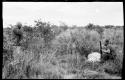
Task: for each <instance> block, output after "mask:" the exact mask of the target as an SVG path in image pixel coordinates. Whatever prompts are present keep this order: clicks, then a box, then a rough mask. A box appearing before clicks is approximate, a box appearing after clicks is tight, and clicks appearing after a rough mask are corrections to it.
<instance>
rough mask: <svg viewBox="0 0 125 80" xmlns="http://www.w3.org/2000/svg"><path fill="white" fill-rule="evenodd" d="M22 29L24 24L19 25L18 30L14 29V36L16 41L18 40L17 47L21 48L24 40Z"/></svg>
mask: <svg viewBox="0 0 125 80" xmlns="http://www.w3.org/2000/svg"><path fill="white" fill-rule="evenodd" d="M21 27H22V24H21V23H18V24H17V25H16V28H14V29H13V36H14V39H15V40H16V41H15V45H16V46H20V41H21V40H22V38H23V33H22V30H21Z"/></svg>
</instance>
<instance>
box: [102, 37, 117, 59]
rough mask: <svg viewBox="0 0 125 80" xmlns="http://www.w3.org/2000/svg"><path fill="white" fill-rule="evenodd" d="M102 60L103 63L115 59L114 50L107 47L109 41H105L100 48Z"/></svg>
mask: <svg viewBox="0 0 125 80" xmlns="http://www.w3.org/2000/svg"><path fill="white" fill-rule="evenodd" d="M102 53H103V54H102V59H103V61H107V60H114V59H115V57H116V53H115V50H114V49H113V48H112V47H111V46H110V45H109V40H108V39H106V40H105V43H104V46H103V48H102Z"/></svg>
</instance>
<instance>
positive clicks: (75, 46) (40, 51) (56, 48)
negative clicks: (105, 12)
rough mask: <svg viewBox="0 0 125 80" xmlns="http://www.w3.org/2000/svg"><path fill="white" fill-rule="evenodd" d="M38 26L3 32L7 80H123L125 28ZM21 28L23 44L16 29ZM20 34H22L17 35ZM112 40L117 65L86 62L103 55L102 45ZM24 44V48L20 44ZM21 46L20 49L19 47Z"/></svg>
mask: <svg viewBox="0 0 125 80" xmlns="http://www.w3.org/2000/svg"><path fill="white" fill-rule="evenodd" d="M34 22H35V25H32V26H29V25H23V24H21V23H17V24H16V25H11V27H7V28H3V63H2V78H3V79H117V78H118V79H120V78H121V77H122V63H123V26H113V25H105V26H100V25H94V24H91V23H90V24H88V25H86V26H81V27H77V26H72V27H69V26H68V25H66V24H65V25H61V26H57V25H52V24H50V23H47V22H42V21H41V20H36V21H34ZM19 26H20V27H21V31H22V33H20V34H21V36H22V37H21V38H20V42H17V40H18V39H17V36H16V35H15V34H16V33H15V32H14V29H16V28H18V27H19ZM17 33H18V31H17ZM105 39H109V40H110V45H111V46H112V48H114V50H115V53H116V54H117V56H116V59H115V60H113V61H105V62H104V63H98V62H94V63H92V62H86V60H87V55H88V54H90V53H91V52H100V45H99V41H102V44H103V43H104V40H105ZM19 43H20V44H19ZM17 44H19V45H17Z"/></svg>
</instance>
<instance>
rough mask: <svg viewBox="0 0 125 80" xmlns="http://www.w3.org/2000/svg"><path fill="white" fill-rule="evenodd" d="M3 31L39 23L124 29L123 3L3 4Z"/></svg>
mask: <svg viewBox="0 0 125 80" xmlns="http://www.w3.org/2000/svg"><path fill="white" fill-rule="evenodd" d="M2 5H3V9H2V10H3V11H2V16H3V17H2V19H3V27H6V26H8V25H9V24H12V25H15V24H16V23H17V22H21V23H23V24H29V25H34V20H38V19H41V20H42V21H45V22H50V23H51V24H56V25H60V23H61V22H64V23H65V24H67V25H69V26H72V25H78V26H85V25H87V24H88V23H93V24H95V25H121V26H123V25H124V21H123V2H3V3H2Z"/></svg>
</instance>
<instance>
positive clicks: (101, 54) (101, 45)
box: [100, 41, 102, 55]
mask: <svg viewBox="0 0 125 80" xmlns="http://www.w3.org/2000/svg"><path fill="white" fill-rule="evenodd" d="M100 53H101V55H102V44H101V41H100Z"/></svg>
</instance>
